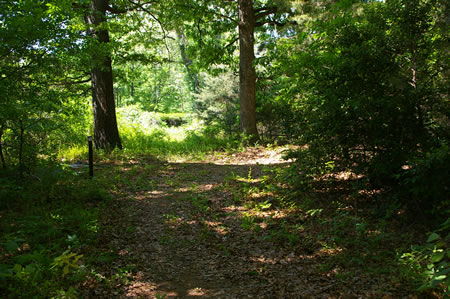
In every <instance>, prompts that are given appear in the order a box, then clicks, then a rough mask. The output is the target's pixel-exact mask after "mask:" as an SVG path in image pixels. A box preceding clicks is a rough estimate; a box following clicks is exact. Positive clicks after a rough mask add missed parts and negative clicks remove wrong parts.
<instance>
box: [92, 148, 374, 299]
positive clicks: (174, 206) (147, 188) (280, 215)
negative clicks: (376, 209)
mask: <svg viewBox="0 0 450 299" xmlns="http://www.w3.org/2000/svg"><path fill="white" fill-rule="evenodd" d="M257 151H264V149H263V148H258V149H257V150H255V149H253V150H252V151H251V153H250V154H248V153H245V152H243V153H238V154H235V155H241V156H240V157H237V156H235V157H233V156H232V155H230V157H233V159H234V162H235V164H232V165H230V164H227V162H226V161H225V160H224V155H219V156H216V157H215V159H216V160H208V161H204V162H195V161H184V162H182V163H170V162H169V163H167V162H159V161H155V162H153V163H136V162H139V159H138V160H136V161H134V162H133V165H131V164H128V165H129V166H128V168H129V169H126V170H123V171H122V170H120V169H117V168H115V169H112V168H103V169H102V170H101V171H104V172H108V171H112V170H114V171H116V170H119V171H120V172H121V173H120V186H121V187H120V188H121V190H122V193H121V192H117V193H114V194H115V196H117V205H118V210H117V212H118V213H119V214H120V215H122V216H121V217H119V218H118V219H117V220H114V221H111V222H113V223H119V225H118V226H115V228H114V231H115V232H114V233H111V234H110V236H109V237H110V238H111V243H112V244H114V246H116V247H117V251H116V254H117V255H118V256H119V257H121V259H124V260H123V261H121V263H122V266H121V267H126V266H127V264H128V263H127V262H126V259H130V260H133V261H134V262H133V265H134V266H133V271H132V273H134V274H133V276H132V277H128V283H126V284H121V291H120V292H121V293H122V294H123V296H125V297H130V298H133V297H134V298H135V297H142V298H154V297H156V296H157V295H158V296H162V295H166V296H167V297H179V298H185V297H219V298H222V297H223V298H227V297H229V296H237V297H239V296H240V295H242V294H244V293H247V292H248V291H249V290H251V293H252V295H254V296H256V297H264V296H267V294H271V295H273V296H274V297H277V296H279V294H284V295H283V296H281V297H283V298H285V297H295V294H298V293H302V294H306V295H307V296H310V297H321V294H322V293H321V290H325V291H324V292H330V291H329V290H334V292H335V294H337V295H336V297H337V298H338V297H339V296H340V295H339V294H345V293H347V292H348V289H346V288H348V287H347V286H348V285H349V283H351V281H352V278H351V275H350V274H349V273H351V271H352V270H351V269H353V268H354V267H355V265H352V262H351V259H353V258H355V256H356V257H357V258H358V259H364V260H367V263H369V261H371V262H370V264H371V265H373V263H374V262H372V260H373V261H376V260H377V259H376V255H375V254H374V253H373V252H375V249H373V248H371V249H369V250H366V249H362V248H359V247H356V248H355V249H350V248H352V246H355V244H354V242H355V240H358V242H359V243H363V242H366V243H372V242H375V241H372V239H374V240H375V239H376V238H380V237H382V236H383V233H381V232H379V231H377V230H374V229H372V230H371V229H369V228H368V227H367V228H366V225H367V224H366V223H365V222H364V220H363V219H360V218H358V217H357V216H354V215H355V213H357V210H356V209H355V207H354V205H353V202H352V198H347V197H348V196H346V193H345V192H343V191H339V192H341V194H339V193H337V192H335V193H328V192H329V191H323V190H317V191H314V195H313V194H308V195H306V194H303V193H302V196H298V195H295V196H294V198H290V197H286V195H283V196H281V193H280V192H284V191H283V190H284V189H283V188H281V187H279V186H278V184H277V183H276V182H275V183H274V182H272V181H270V180H268V176H267V175H266V173H267V172H265V171H268V170H269V171H270V168H272V169H277V167H278V169H281V168H282V167H284V166H283V164H281V163H284V162H282V161H281V160H277V161H278V162H281V163H278V162H277V161H275V160H272V161H271V162H273V165H263V164H259V162H258V164H256V162H255V161H256V160H258V159H259V161H261V159H266V158H267V157H270V159H275V158H274V156H273V155H272V156H271V154H270V153H269V154H268V155H267V157H266V156H265V154H264V153H256V152H257ZM268 151H269V152H270V151H271V150H268ZM251 155H253V158H254V160H253V162H255V164H251V163H253V162H250V163H247V164H244V163H243V162H244V161H245V160H246V159H247V162H249V160H248V159H250V158H251V157H250V156H251ZM279 158H280V157H278V158H277V159H279ZM221 163H224V164H221ZM240 163H242V164H240ZM338 176H339V175H338ZM339 178H341V179H342V180H338V181H342V182H343V183H345V181H346V180H351V179H352V177H351V175H348V176H347V175H344V174H341V175H340V176H339ZM330 194H331V195H330ZM337 194H339V199H338V198H337V197H336V198H334V197H333V199H332V200H330V197H332V196H337ZM360 196H363V195H361V194H360ZM313 197H314V202H315V204H319V206H308V205H310V204H311V202H312V201H311V198H313ZM302 205H304V206H302ZM321 205H323V206H321ZM372 246H373V245H372ZM377 248H378V247H377ZM352 250H354V252H353V251H352ZM358 251H361V253H358ZM138 273H141V276H139V275H138ZM363 279H365V280H364V281H366V282H367V281H370V279H369V278H365V277H364V278H363ZM311 284H314V285H316V286H317V287H316V288H311V287H310V285H311ZM366 285H367V286H370V283H366ZM344 286H346V287H344ZM350 289H351V290H352V291H351V292H353V293H357V294H369V292H371V289H370V288H369V287H365V286H364V282H361V283H360V284H357V287H356V285H355V287H350ZM327 294H328V293H327Z"/></svg>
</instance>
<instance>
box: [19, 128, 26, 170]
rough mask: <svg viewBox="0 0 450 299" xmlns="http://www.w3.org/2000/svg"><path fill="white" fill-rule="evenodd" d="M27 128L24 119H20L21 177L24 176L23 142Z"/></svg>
mask: <svg viewBox="0 0 450 299" xmlns="http://www.w3.org/2000/svg"><path fill="white" fill-rule="evenodd" d="M24 134H25V129H24V127H23V123H22V121H20V135H19V178H20V179H22V178H23V169H24V165H23V143H24Z"/></svg>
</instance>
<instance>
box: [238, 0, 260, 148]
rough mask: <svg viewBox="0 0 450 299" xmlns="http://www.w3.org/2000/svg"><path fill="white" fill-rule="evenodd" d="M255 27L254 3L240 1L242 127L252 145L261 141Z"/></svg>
mask: <svg viewBox="0 0 450 299" xmlns="http://www.w3.org/2000/svg"><path fill="white" fill-rule="evenodd" d="M255 26H256V20H255V14H254V10H253V1H252V0H239V82H240V102H241V108H240V116H241V123H240V125H241V130H242V132H243V133H244V134H245V135H247V136H248V137H249V141H250V142H251V143H254V142H256V141H257V140H258V139H259V135H258V130H257V129H256V103H255V102H256V100H255V98H256V72H255V68H254V66H253V61H254V59H255V53H254V52H255V50H254V31H255Z"/></svg>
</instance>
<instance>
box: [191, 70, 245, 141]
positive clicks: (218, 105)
mask: <svg viewBox="0 0 450 299" xmlns="http://www.w3.org/2000/svg"><path fill="white" fill-rule="evenodd" d="M204 76H205V79H204V81H205V82H204V86H203V87H202V88H201V91H200V93H199V94H198V95H197V96H196V104H195V105H196V111H197V113H198V114H199V115H200V117H201V118H202V119H203V120H204V121H205V124H206V125H207V126H217V127H218V128H220V129H222V130H223V131H224V132H225V133H226V134H227V135H230V136H233V135H236V134H237V133H238V132H239V118H238V115H239V82H238V78H237V77H236V76H235V75H234V74H232V73H231V72H226V73H220V74H218V75H217V76H211V75H206V74H204Z"/></svg>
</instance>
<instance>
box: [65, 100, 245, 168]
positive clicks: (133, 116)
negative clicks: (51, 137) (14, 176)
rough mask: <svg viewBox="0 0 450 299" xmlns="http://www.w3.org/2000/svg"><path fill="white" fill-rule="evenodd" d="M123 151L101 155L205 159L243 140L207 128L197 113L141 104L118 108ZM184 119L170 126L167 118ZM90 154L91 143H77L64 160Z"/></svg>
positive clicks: (66, 149) (68, 151) (236, 145)
mask: <svg viewBox="0 0 450 299" xmlns="http://www.w3.org/2000/svg"><path fill="white" fill-rule="evenodd" d="M117 115H118V124H119V132H120V136H121V139H122V145H123V150H122V151H114V152H113V153H109V154H106V153H104V152H102V151H97V153H96V155H97V156H99V157H106V156H109V157H111V155H112V157H116V158H118V157H119V156H122V157H132V156H135V155H142V154H149V155H153V156H155V157H156V158H160V159H165V160H178V159H180V158H189V159H194V160H195V159H202V158H204V157H205V156H206V155H207V154H208V153H211V152H213V151H217V150H224V151H225V150H232V149H236V148H237V147H238V146H239V145H240V143H239V141H237V140H235V139H232V138H231V137H228V136H227V135H226V134H224V132H222V131H221V130H220V129H219V128H216V127H206V126H205V125H204V124H203V122H202V121H200V120H198V119H196V118H195V117H194V116H193V115H189V114H183V113H176V114H174V113H172V114H163V113H155V112H147V111H142V110H141V109H140V108H139V107H137V106H128V107H123V108H119V109H118V111H117ZM167 119H181V120H182V125H180V126H177V127H175V126H172V127H169V126H168V125H167V124H166V123H165V120H167ZM86 156H87V146H86V145H84V144H81V145H73V146H71V147H68V148H65V149H62V150H61V151H60V154H59V157H60V158H61V159H68V160H76V159H84V157H86Z"/></svg>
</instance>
